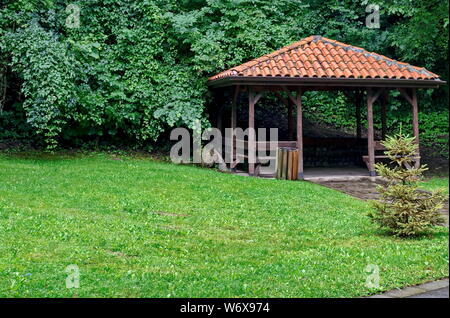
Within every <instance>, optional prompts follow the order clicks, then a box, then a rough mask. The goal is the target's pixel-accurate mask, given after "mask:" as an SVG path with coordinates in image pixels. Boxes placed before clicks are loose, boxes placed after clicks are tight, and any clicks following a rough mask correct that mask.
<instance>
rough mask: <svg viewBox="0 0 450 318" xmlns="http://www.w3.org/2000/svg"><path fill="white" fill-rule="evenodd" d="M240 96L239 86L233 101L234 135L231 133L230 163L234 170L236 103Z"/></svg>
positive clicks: (232, 126) (235, 90)
mask: <svg viewBox="0 0 450 318" xmlns="http://www.w3.org/2000/svg"><path fill="white" fill-rule="evenodd" d="M238 94H239V86H236V87H235V89H234V94H233V100H232V102H231V129H232V133H231V142H230V145H231V147H230V148H231V149H230V152H231V162H230V168H231V169H234V167H235V164H234V161H235V160H236V159H237V158H235V145H236V138H235V129H236V122H237V118H236V102H237V97H238Z"/></svg>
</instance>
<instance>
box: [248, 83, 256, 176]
mask: <svg viewBox="0 0 450 318" xmlns="http://www.w3.org/2000/svg"><path fill="white" fill-rule="evenodd" d="M255 100H256V98H255V93H254V92H253V90H252V89H251V88H250V87H249V89H248V128H249V132H248V158H247V159H248V173H249V175H251V176H253V175H255V162H256V136H255V135H256V134H255Z"/></svg>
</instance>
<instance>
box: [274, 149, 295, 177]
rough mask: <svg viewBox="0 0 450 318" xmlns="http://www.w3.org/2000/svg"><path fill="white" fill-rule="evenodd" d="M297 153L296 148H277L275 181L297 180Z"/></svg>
mask: <svg viewBox="0 0 450 318" xmlns="http://www.w3.org/2000/svg"><path fill="white" fill-rule="evenodd" d="M298 159H299V151H298V149H297V148H290V147H279V148H278V149H277V165H276V166H277V171H276V178H277V179H285V180H297V178H298Z"/></svg>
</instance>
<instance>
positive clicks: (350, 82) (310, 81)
mask: <svg viewBox="0 0 450 318" xmlns="http://www.w3.org/2000/svg"><path fill="white" fill-rule="evenodd" d="M446 83H447V82H445V81H442V80H411V79H387V78H323V77H322V78H321V77H273V76H259V77H256V76H228V77H222V78H218V79H215V80H209V81H208V86H210V87H212V88H219V87H226V86H234V85H258V86H328V87H333V86H338V87H342V86H349V87H391V88H397V87H410V88H438V87H439V86H440V85H444V84H446Z"/></svg>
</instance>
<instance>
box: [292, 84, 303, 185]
mask: <svg viewBox="0 0 450 318" xmlns="http://www.w3.org/2000/svg"><path fill="white" fill-rule="evenodd" d="M302 94H303V92H302V90H300V89H299V90H298V91H297V96H296V98H295V101H294V104H295V105H296V106H297V148H298V152H299V156H298V178H299V179H300V180H303V179H304V173H303V113H302Z"/></svg>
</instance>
